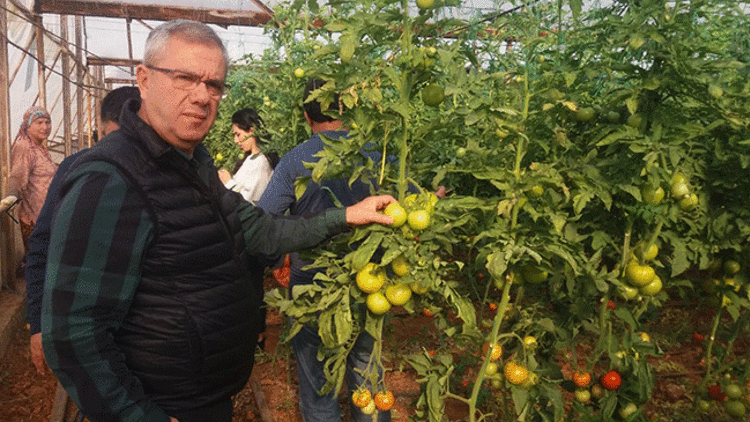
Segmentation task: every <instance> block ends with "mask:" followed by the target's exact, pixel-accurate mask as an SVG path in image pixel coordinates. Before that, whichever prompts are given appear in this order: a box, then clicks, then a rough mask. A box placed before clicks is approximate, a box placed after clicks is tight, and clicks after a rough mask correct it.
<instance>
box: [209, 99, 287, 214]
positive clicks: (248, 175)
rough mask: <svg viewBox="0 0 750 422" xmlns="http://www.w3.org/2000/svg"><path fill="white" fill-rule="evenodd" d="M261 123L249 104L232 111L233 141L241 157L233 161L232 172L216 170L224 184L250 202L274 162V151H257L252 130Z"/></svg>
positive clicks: (260, 192)
mask: <svg viewBox="0 0 750 422" xmlns="http://www.w3.org/2000/svg"><path fill="white" fill-rule="evenodd" d="M262 125H263V120H262V119H261V118H260V116H259V115H258V113H257V112H256V111H255V110H253V109H251V108H244V109H242V110H239V111H237V112H235V113H234V114H233V115H232V132H234V142H235V143H236V144H237V145H238V146H239V147H240V148H242V150H243V151H245V158H243V159H242V160H240V161H238V162H237V165H236V166H235V169H234V176H232V175H231V174H230V173H229V172H228V171H226V170H224V169H220V170H219V179H221V182H222V183H224V186H226V187H227V189H231V190H233V191H235V192H238V193H239V194H240V195H242V197H243V198H245V200H246V201H249V202H251V203H253V204H255V203H256V202H258V200H259V199H260V197H261V195H263V191H264V190H266V186H267V185H268V181H269V180H271V175H272V174H273V168H274V166H275V165H276V162H278V156H276V154H274V153H270V154H268V155H266V154H263V153H262V152H260V147H259V145H258V144H259V143H260V141H259V139H258V136H257V135H256V132H260V128H261V127H262Z"/></svg>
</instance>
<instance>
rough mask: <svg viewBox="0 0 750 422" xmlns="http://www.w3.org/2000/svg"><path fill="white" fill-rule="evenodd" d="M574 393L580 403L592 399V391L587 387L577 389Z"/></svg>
mask: <svg viewBox="0 0 750 422" xmlns="http://www.w3.org/2000/svg"><path fill="white" fill-rule="evenodd" d="M574 394H575V398H576V401H578V402H579V403H588V402H589V400H591V392H590V391H589V390H586V389H585V388H582V389H577V390H576V391H575V393H574Z"/></svg>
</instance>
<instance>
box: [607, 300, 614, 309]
mask: <svg viewBox="0 0 750 422" xmlns="http://www.w3.org/2000/svg"><path fill="white" fill-rule="evenodd" d="M607 309H611V310H613V311H614V310H615V301H613V300H610V301H608V302H607Z"/></svg>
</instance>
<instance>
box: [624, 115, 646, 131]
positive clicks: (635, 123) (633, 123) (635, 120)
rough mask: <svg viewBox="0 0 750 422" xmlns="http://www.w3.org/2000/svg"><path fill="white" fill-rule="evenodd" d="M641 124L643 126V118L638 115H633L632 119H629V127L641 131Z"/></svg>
mask: <svg viewBox="0 0 750 422" xmlns="http://www.w3.org/2000/svg"><path fill="white" fill-rule="evenodd" d="M641 124H643V116H641V115H640V114H638V113H635V114H631V115H630V117H628V120H627V125H628V126H630V127H633V128H636V129H640V127H641Z"/></svg>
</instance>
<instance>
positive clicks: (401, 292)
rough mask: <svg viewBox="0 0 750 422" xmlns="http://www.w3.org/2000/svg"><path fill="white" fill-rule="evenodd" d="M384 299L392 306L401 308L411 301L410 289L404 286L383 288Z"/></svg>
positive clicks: (397, 285) (396, 285)
mask: <svg viewBox="0 0 750 422" xmlns="http://www.w3.org/2000/svg"><path fill="white" fill-rule="evenodd" d="M385 297H386V299H388V302H390V303H391V305H393V306H403V305H405V304H406V302H408V301H409V299H411V289H409V287H408V286H407V285H405V284H401V283H399V284H395V285H393V286H388V287H386V288H385Z"/></svg>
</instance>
